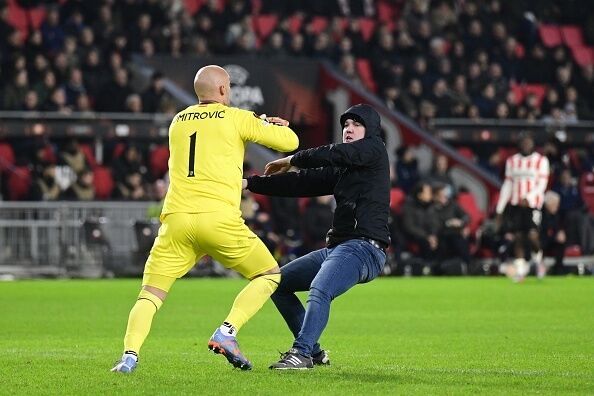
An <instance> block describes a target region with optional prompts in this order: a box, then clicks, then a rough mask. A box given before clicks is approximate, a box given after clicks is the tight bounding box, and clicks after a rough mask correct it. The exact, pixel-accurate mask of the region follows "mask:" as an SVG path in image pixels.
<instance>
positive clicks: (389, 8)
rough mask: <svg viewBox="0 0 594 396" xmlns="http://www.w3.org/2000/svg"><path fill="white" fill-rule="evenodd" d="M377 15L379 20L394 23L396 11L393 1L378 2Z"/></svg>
mask: <svg viewBox="0 0 594 396" xmlns="http://www.w3.org/2000/svg"><path fill="white" fill-rule="evenodd" d="M377 15H378V20H379V21H380V22H381V23H385V24H388V25H389V24H391V23H394V20H395V16H396V12H395V10H394V6H393V5H392V4H391V2H389V1H386V0H383V1H382V0H380V1H378V2H377Z"/></svg>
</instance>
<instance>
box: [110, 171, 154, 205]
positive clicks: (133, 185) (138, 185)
mask: <svg viewBox="0 0 594 396" xmlns="http://www.w3.org/2000/svg"><path fill="white" fill-rule="evenodd" d="M113 198H114V199H117V200H122V201H144V200H147V199H148V194H147V192H146V189H145V187H144V183H143V181H142V175H141V174H140V173H139V172H132V173H128V174H126V175H125V177H124V179H123V180H121V181H119V182H117V183H116V187H115V190H114V193H113Z"/></svg>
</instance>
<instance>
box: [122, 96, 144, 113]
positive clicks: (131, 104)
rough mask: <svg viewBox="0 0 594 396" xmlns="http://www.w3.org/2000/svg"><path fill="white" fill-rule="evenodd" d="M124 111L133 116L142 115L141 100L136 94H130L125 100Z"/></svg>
mask: <svg viewBox="0 0 594 396" xmlns="http://www.w3.org/2000/svg"><path fill="white" fill-rule="evenodd" d="M126 110H127V111H128V112H130V113H133V114H139V113H142V112H143V111H142V99H141V97H140V95H138V94H135V93H133V94H131V95H129V96H128V97H127V98H126Z"/></svg>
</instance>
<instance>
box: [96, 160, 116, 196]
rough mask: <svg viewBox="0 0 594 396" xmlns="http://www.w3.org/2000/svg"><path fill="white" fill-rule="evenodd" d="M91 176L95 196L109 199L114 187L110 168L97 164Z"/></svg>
mask: <svg viewBox="0 0 594 396" xmlns="http://www.w3.org/2000/svg"><path fill="white" fill-rule="evenodd" d="M93 177H94V183H95V198H97V199H109V198H110V197H111V192H112V191H113V187H114V183H113V178H112V176H111V170H110V169H109V168H107V167H105V166H98V167H96V168H95V169H94V170H93Z"/></svg>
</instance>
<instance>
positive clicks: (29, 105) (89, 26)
mask: <svg viewBox="0 0 594 396" xmlns="http://www.w3.org/2000/svg"><path fill="white" fill-rule="evenodd" d="M284 3H287V4H284ZM290 3H291V2H276V1H272V0H270V1H267V0H253V1H244V0H214V1H206V0H184V1H146V0H136V1H128V2H109V1H106V2H103V1H96V2H95V1H93V2H90V1H88V2H83V1H77V0H61V1H47V2H42V4H41V5H37V6H34V7H23V6H22V5H21V2H19V1H17V0H7V1H4V2H0V54H1V57H0V59H2V65H1V67H0V78H1V79H0V81H1V82H0V85H1V86H0V92H1V93H2V95H1V96H0V110H5V111H56V112H59V113H62V114H69V113H70V112H73V111H76V112H83V113H84V112H88V113H90V114H92V113H94V112H95V111H113V112H143V111H144V112H153V111H154V112H158V113H161V112H168V113H174V112H175V110H176V109H175V107H176V105H178V104H177V103H175V102H174V101H173V99H172V98H171V97H169V96H168V95H167V94H166V93H164V92H162V91H160V88H156V87H153V88H151V89H148V90H145V91H141V90H138V89H136V88H135V86H133V85H132V84H131V83H130V81H131V80H132V78H133V69H134V68H133V67H132V66H133V65H132V63H131V62H132V61H131V57H132V54H133V53H142V54H144V55H145V56H151V55H153V54H169V55H172V56H179V55H184V54H190V55H192V54H194V55H196V54H199V55H203V54H209V55H228V54H234V53H245V52H248V53H253V54H255V55H256V56H263V57H264V56H265V57H269V56H276V55H278V56H307V57H310V58H316V59H324V60H328V61H331V62H333V64H335V65H337V66H338V65H340V66H339V68H340V69H341V70H342V71H343V72H345V74H346V75H347V77H349V78H351V80H352V82H353V83H355V84H357V83H358V82H360V83H361V85H362V86H363V87H365V88H366V89H367V90H369V91H371V92H374V93H376V94H377V95H378V96H379V97H381V98H382V99H383V100H384V101H385V102H386V103H387V105H388V106H389V107H390V108H393V109H395V110H398V111H400V112H402V113H404V114H405V115H406V116H408V117H410V118H411V119H413V120H414V121H416V122H417V123H419V124H420V125H422V126H423V127H427V128H430V127H431V125H432V120H433V119H434V118H436V117H445V118H470V119H473V120H480V119H487V118H497V119H499V120H506V119H526V120H550V119H554V120H563V121H564V122H577V121H579V120H592V119H594V71H593V70H594V47H592V38H593V37H591V36H590V33H589V29H588V26H587V24H586V22H585V21H586V19H584V18H580V16H576V15H566V14H564V13H563V9H561V11H559V10H557V9H555V10H553V9H538V10H533V11H531V12H524V11H526V9H525V7H526V6H525V4H524V3H526V2H523V1H520V2H518V3H519V5H516V4H511V3H509V2H503V1H498V0H491V1H487V0H476V1H465V2H454V1H449V0H411V1H404V0H377V1H365V2H364V1H327V2H303V4H300V5H299V9H297V8H296V6H295V5H291V4H290ZM318 3H319V4H318ZM514 3H515V2H514ZM131 4H133V5H134V6H130V7H128V6H127V5H131ZM369 4H371V5H372V7H368V6H366V5H369ZM584 4H586V3H585V2H584ZM586 6H587V5H586ZM541 8H544V7H541ZM552 8H553V7H552ZM554 12H557V13H558V14H557V15H554V16H553V17H551V15H552V13H553V14H554ZM275 36H280V37H281V40H282V45H280V46H279V47H276V48H275V47H273V46H272V45H271V44H269V43H270V42H271V41H272V38H273V37H275ZM321 36H325V37H327V38H328V42H327V43H325V44H323V45H322V44H320V41H323V40H321V39H320V37H321ZM345 41H346V42H348V45H345V46H343V43H344V42H345ZM196 43H200V45H197V44H196ZM344 48H347V52H346V53H345V52H344ZM160 78H161V75H160V74H159V75H155V76H154V78H153V80H154V81H156V80H158V79H160ZM157 85H158V84H157ZM553 97H556V99H555V100H553V99H550V98H553ZM172 108H173V109H172ZM500 109H501V110H500ZM14 144H15V142H14V141H4V140H3V141H2V142H1V143H0V186H1V191H2V193H3V197H4V198H8V199H10V200H24V199H28V198H29V196H30V191H29V189H30V186H31V180H32V179H33V178H34V177H35V176H36V174H35V173H36V172H37V171H36V170H35V164H36V158H34V156H35V155H36V154H34V153H35V151H36V150H30V151H26V150H25V151H26V152H25V154H24V155H23V154H22V153H23V150H19V153H20V154H18V153H17V154H15V151H16V150H15V149H14V147H13V146H14ZM125 147H126V142H122V141H119V140H118V141H115V142H114V144H113V145H112V146H110V147H107V148H106V149H105V152H106V154H105V155H104V158H99V157H96V152H95V149H96V147H95V146H94V145H93V143H92V142H85V143H82V144H81V146H80V148H81V150H82V152H83V154H84V158H85V160H86V163H87V164H88V167H89V168H91V169H92V170H93V174H94V184H95V197H96V199H99V200H109V199H112V198H113V197H114V194H115V193H116V192H117V191H116V190H117V188H116V181H115V180H114V174H113V166H114V163H115V162H116V160H117V159H118V158H119V157H121V154H122V152H123V151H124V150H125ZM37 148H43V150H44V154H43V157H44V160H45V161H47V162H50V163H54V164H57V165H58V166H61V165H63V164H60V160H59V159H60V158H61V153H62V152H63V151H64V149H65V145H64V144H62V143H58V142H44V143H43V145H40V146H39V147H37V146H36V147H35V149H37ZM139 150H140V151H141V161H142V163H141V164H140V165H139V167H140V168H144V169H146V170H148V171H146V172H142V177H143V180H142V182H143V183H144V185H145V189H146V190H147V191H148V192H149V193H150V192H151V191H152V188H150V185H151V184H153V183H154V182H155V181H156V180H158V179H162V178H164V177H166V173H167V157H168V150H167V148H166V147H165V146H149V145H145V146H144V147H140V148H139ZM458 153H459V154H460V155H461V156H464V157H465V158H468V159H470V160H471V161H474V162H477V163H486V162H487V161H488V159H487V156H485V155H484V154H483V153H481V152H477V151H476V150H475V149H474V148H473V147H466V146H462V147H459V148H458ZM512 153H513V149H509V148H507V147H501V148H499V149H498V161H497V163H496V164H495V167H496V169H495V173H497V174H498V175H501V173H502V170H503V166H504V164H505V160H506V158H507V157H508V156H509V155H511V154H512ZM491 154H492V153H489V155H491ZM564 154H566V155H567V157H568V158H569V165H568V166H570V167H571V169H572V172H573V175H574V177H576V178H577V179H578V180H579V186H580V192H581V194H582V195H583V199H584V202H585V203H586V205H587V206H588V208H589V209H590V211H591V212H594V198H593V196H594V194H593V193H592V191H594V187H593V186H594V182H593V181H592V180H593V179H594V177H593V176H592V174H591V173H586V174H583V175H581V171H582V170H583V169H582V168H584V167H586V165H583V164H592V163H594V158H592V155H591V153H589V152H588V153H587V158H581V157H580V156H579V155H578V154H576V153H575V152H572V151H568V152H567V153H564ZM590 170H591V169H590ZM153 198H154V196H151V194H148V196H144V198H143V199H153ZM391 198H392V201H391V208H392V210H393V212H394V213H396V214H399V212H400V210H401V205H402V203H403V202H404V200H405V199H406V194H405V193H404V192H403V191H402V190H401V189H397V188H395V189H392V193H391ZM255 200H256V201H257V203H258V204H259V205H260V207H261V209H262V210H264V211H267V212H270V201H269V199H268V198H266V197H262V196H256V197H255ZM457 200H458V203H459V204H460V206H461V207H462V208H463V209H464V210H466V211H467V212H468V214H469V215H470V218H471V221H470V225H469V227H470V229H471V232H472V234H475V233H476V232H477V230H479V229H480V227H481V224H482V222H483V220H484V219H486V218H487V217H488V216H489V215H490V214H491V213H492V211H487V212H486V213H485V212H483V211H481V210H480V209H479V208H478V206H477V204H476V202H475V201H474V198H473V196H472V195H470V194H469V193H465V192H462V193H460V194H459V195H458V197H457ZM568 249H569V248H568ZM571 252H575V249H574V250H572V251H571ZM571 252H570V251H568V253H567V254H568V255H570V254H572V253H571ZM580 253H581V251H580Z"/></svg>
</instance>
